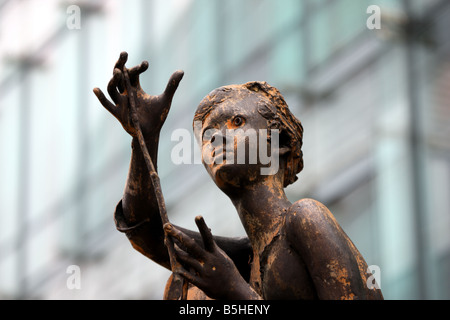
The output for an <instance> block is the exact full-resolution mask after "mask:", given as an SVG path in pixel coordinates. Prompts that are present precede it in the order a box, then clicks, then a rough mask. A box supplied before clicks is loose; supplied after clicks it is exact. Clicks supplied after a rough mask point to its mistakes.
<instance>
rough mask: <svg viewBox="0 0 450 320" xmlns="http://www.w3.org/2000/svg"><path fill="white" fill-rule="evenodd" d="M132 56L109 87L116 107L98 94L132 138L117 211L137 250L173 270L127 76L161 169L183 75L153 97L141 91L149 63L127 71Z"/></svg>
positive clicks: (116, 69)
mask: <svg viewBox="0 0 450 320" xmlns="http://www.w3.org/2000/svg"><path fill="white" fill-rule="evenodd" d="M127 58H128V55H127V53H126V52H122V53H121V54H120V58H119V60H118V61H117V62H116V64H115V66H114V71H113V77H112V79H111V80H110V82H109V83H108V88H107V90H108V93H109V95H110V97H111V99H112V101H113V102H114V103H112V102H111V101H109V100H108V99H107V98H106V97H105V95H104V94H103V92H102V91H101V90H100V89H99V88H95V89H94V93H95V95H96V96H97V98H98V99H99V100H100V102H101V104H102V105H103V106H104V107H105V108H106V109H107V110H108V111H109V112H110V113H111V114H112V115H113V116H114V117H115V118H116V119H117V120H118V121H119V122H120V123H121V124H122V126H123V128H124V129H125V131H126V132H128V133H129V134H130V135H131V136H132V137H133V138H132V155H131V161H130V168H129V172H128V177H127V182H126V185H125V190H124V194H123V197H122V200H121V202H119V204H118V206H117V208H116V215H115V219H116V224H117V228H118V230H119V231H123V232H125V233H126V234H127V236H128V238H129V239H130V242H131V243H132V245H133V247H134V248H135V249H137V250H138V251H139V252H141V253H142V254H144V255H146V256H147V257H149V258H151V259H152V260H154V261H155V262H157V263H159V264H161V265H163V266H164V267H166V268H170V263H169V258H168V255H167V250H166V248H165V246H164V232H163V229H162V223H161V218H160V214H159V208H158V203H157V200H156V197H155V192H154V189H153V186H152V183H151V180H150V176H149V172H148V169H147V167H146V164H145V160H144V156H143V153H142V151H141V148H140V146H139V142H138V139H137V132H136V128H134V126H133V124H132V121H131V117H130V106H129V98H128V92H127V91H126V89H125V82H124V72H125V70H126V71H127V72H128V74H129V77H130V83H131V86H132V87H133V89H134V90H135V92H136V100H135V101H136V111H137V115H138V119H139V123H140V124H141V129H142V133H143V136H144V140H145V142H146V145H147V149H148V151H149V154H150V157H151V158H152V161H153V165H154V167H155V169H157V155H158V144H159V135H160V130H161V128H162V126H163V124H164V122H165V120H166V118H167V115H168V113H169V110H170V107H171V103H172V99H173V95H174V93H175V91H176V89H177V87H178V84H179V83H180V81H181V79H182V77H183V72H182V71H176V72H175V73H173V74H172V76H171V77H170V79H169V82H168V83H167V86H166V89H165V90H164V92H163V93H162V94H160V95H149V94H147V93H146V92H145V91H144V90H143V89H142V87H141V85H140V81H139V76H140V74H141V73H143V72H144V71H146V70H147V68H148V63H147V62H146V61H144V62H142V63H141V64H140V65H139V66H136V67H133V68H131V69H127V68H126V67H125V63H126V61H127Z"/></svg>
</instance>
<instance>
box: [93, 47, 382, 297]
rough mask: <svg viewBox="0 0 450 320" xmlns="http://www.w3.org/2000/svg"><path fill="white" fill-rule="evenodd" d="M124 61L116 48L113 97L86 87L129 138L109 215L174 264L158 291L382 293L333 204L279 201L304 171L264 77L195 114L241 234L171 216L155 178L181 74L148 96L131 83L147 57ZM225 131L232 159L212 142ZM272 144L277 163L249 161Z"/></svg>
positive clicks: (138, 245) (210, 99) (287, 119)
mask: <svg viewBox="0 0 450 320" xmlns="http://www.w3.org/2000/svg"><path fill="white" fill-rule="evenodd" d="M126 61H127V54H126V53H122V54H121V56H120V58H119V60H118V61H117V63H116V65H115V67H114V72H113V77H112V79H111V80H110V82H109V84H108V88H107V89H108V93H109V95H110V97H111V99H112V100H113V102H114V103H112V102H110V101H109V100H108V99H107V98H106V97H105V95H104V94H103V93H102V91H101V90H100V89H98V88H95V89H94V93H95V94H96V96H97V97H98V99H99V100H100V102H101V104H102V105H103V106H104V107H105V108H106V109H107V110H108V111H109V112H111V113H112V114H113V116H115V117H116V118H117V120H119V122H120V123H121V124H122V126H123V127H124V129H125V130H126V131H127V132H128V133H129V134H130V135H131V136H132V137H133V138H132V155H131V161H130V168H129V172H128V178H127V182H126V185H125V191H124V194H123V197H122V200H121V201H120V202H119V204H118V205H117V207H116V212H115V222H116V226H117V229H118V230H119V231H121V232H124V233H125V234H126V235H127V237H128V239H129V240H130V242H131V244H132V246H133V247H134V248H135V249H136V250H137V251H139V252H140V253H142V254H143V255H145V256H147V257H148V258H150V259H152V260H153V261H155V262H156V263H158V264H160V265H161V266H163V267H165V268H168V269H170V270H172V272H173V274H172V276H171V277H170V278H169V280H168V282H167V285H166V290H165V293H164V298H165V299H199V300H200V299H383V296H382V293H381V291H380V290H379V289H377V288H376V286H368V285H367V283H368V281H369V277H370V276H371V274H370V273H368V266H367V264H366V262H365V260H364V258H363V257H362V256H361V254H360V253H359V251H358V250H357V249H356V247H355V246H354V244H353V243H352V241H351V240H350V239H349V238H348V236H347V235H346V234H345V232H344V231H343V230H342V228H341V227H340V226H339V224H338V222H337V221H336V219H335V218H334V216H333V215H332V214H331V212H330V211H329V210H328V209H327V208H326V207H325V206H324V205H323V204H321V203H319V202H318V201H315V200H312V199H302V200H299V201H297V202H295V203H291V202H290V201H289V200H288V199H287V197H286V195H285V192H284V188H285V187H286V186H288V185H289V184H291V183H293V182H295V181H296V180H297V174H298V173H299V172H300V171H301V170H302V169H303V154H302V151H301V148H302V139H303V127H302V125H301V123H300V121H299V120H298V119H297V118H296V117H295V116H294V115H293V114H292V113H291V112H290V110H289V108H288V106H287V104H286V102H285V100H284V99H283V97H282V95H281V94H280V92H279V91H278V90H277V89H275V88H273V87H271V86H270V85H268V84H267V83H266V82H249V83H245V84H242V85H230V86H225V87H221V88H218V89H215V90H213V91H212V92H211V93H210V94H208V95H207V96H206V97H205V98H204V99H203V100H202V101H201V102H200V105H199V106H198V109H197V111H196V113H195V116H194V134H195V135H196V137H197V140H198V141H199V143H200V147H201V149H202V155H203V158H202V160H203V163H204V166H205V168H206V170H207V172H208V173H209V175H210V176H211V178H212V179H213V180H214V182H215V183H216V185H217V186H218V187H219V188H220V189H221V190H222V191H223V192H224V193H225V194H226V195H227V196H228V197H229V198H230V200H231V201H232V203H233V205H234V206H235V208H236V210H237V213H238V215H239V217H240V219H241V221H242V224H243V226H244V228H245V230H246V233H247V236H248V237H243V238H230V237H219V236H214V235H213V234H212V233H211V230H210V229H209V228H208V226H207V225H206V223H205V221H204V219H203V218H202V217H200V216H198V217H196V218H195V222H196V224H197V227H198V229H199V232H194V231H190V230H187V229H184V228H182V227H178V226H175V225H173V224H171V223H170V222H169V220H168V218H167V214H166V211H165V205H164V199H163V196H162V191H161V188H160V186H159V178H158V176H157V153H158V143H159V135H160V130H161V128H162V126H163V124H164V122H165V120H166V118H167V114H168V112H169V109H170V106H171V103H172V98H173V95H174V93H175V91H176V89H177V87H178V85H179V83H180V81H181V79H182V77H183V72H182V71H176V72H175V73H174V74H173V75H172V76H171V78H170V80H169V82H168V84H167V86H166V89H165V91H164V92H163V93H162V94H160V95H158V96H151V95H148V94H147V93H145V92H144V90H143V89H142V88H141V86H140V83H139V75H140V74H141V73H142V72H144V71H146V70H147V68H148V63H147V62H145V61H144V62H143V63H142V64H141V65H139V66H137V67H134V68H131V69H127V68H126V67H125V63H126ZM239 129H242V130H239ZM252 130H253V131H255V132H264V134H265V135H259V136H258V140H257V143H255V141H252V140H251V139H250V138H249V136H248V135H246V134H245V133H246V132H252ZM229 131H233V132H235V133H236V132H237V133H236V134H235V135H234V136H233V141H232V143H231V146H232V147H231V150H232V151H233V152H231V158H229V157H228V156H229V151H230V150H229V149H228V148H225V146H224V145H221V144H220V143H219V144H218V143H217V141H219V140H220V141H222V140H223V139H224V137H225V140H227V139H228V136H227V134H228V132H229ZM208 132H212V135H211V136H208V137H206V135H207V133H208ZM272 133H273V134H272ZM275 133H276V135H275ZM275 137H277V139H275ZM225 140H223V141H225ZM275 140H277V143H275ZM228 142H229V141H227V145H229V144H228ZM240 144H241V145H243V146H245V150H247V153H245V157H244V160H245V161H244V162H239V161H236V160H237V159H236V158H235V157H236V152H235V151H236V149H237V146H238V145H240ZM274 145H276V146H277V148H276V149H270V150H271V157H272V159H274V158H273V157H274V156H275V157H277V159H278V167H277V170H275V171H274V172H272V173H271V174H262V172H263V171H262V169H264V168H267V167H268V164H267V163H263V162H262V161H260V160H257V161H250V159H249V157H250V151H249V150H250V149H252V148H253V149H255V148H256V150H258V151H260V149H261V148H262V147H266V150H268V149H269V147H273V146H274ZM205 156H209V157H210V159H212V160H213V161H206V160H205ZM230 159H233V160H234V161H231V160H230ZM219 160H220V161H219ZM180 277H182V278H183V279H184V285H183V283H182V282H183V281H181V278H180ZM183 288H184V289H183Z"/></svg>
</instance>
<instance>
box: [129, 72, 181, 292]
mask: <svg viewBox="0 0 450 320" xmlns="http://www.w3.org/2000/svg"><path fill="white" fill-rule="evenodd" d="M123 73H124V78H125V86H126V89H127V92H128V97H129V101H130V116H131V121H132V123H133V126H134V127H135V129H136V132H137V137H138V140H139V145H140V147H141V150H142V154H143V155H144V159H145V163H146V165H147V169H148V172H149V175H150V179H151V181H152V184H153V189H154V191H155V196H156V200H157V202H158V208H159V214H160V216H161V221H162V224H163V225H164V224H166V223H169V218H168V216H167V210H166V204H165V202H164V197H163V194H162V189H161V183H160V180H159V176H158V173H157V172H156V170H155V167H154V165H153V161H152V158H151V157H150V154H149V152H148V149H147V144H146V143H145V139H144V135H143V134H142V129H141V125H140V123H139V119H138V116H137V112H136V105H135V101H136V100H135V99H136V98H135V95H134V91H133V88H132V87H131V83H130V76H129V74H128V70H126V69H125V68H124V72H123ZM164 243H165V245H166V247H167V251H168V254H169V260H170V266H171V269H172V272H173V278H172V287H173V288H176V290H175V292H173V294H171V295H170V297H169V298H173V299H177V297H179V298H178V299H181V300H186V296H187V286H186V285H185V283H184V279H183V278H182V277H181V276H180V275H179V274H177V273H175V272H174V269H175V267H176V264H177V263H178V262H177V260H176V259H175V248H174V244H173V241H172V239H171V238H170V237H167V236H165V238H164Z"/></svg>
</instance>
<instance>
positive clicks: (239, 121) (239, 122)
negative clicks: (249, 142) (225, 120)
mask: <svg viewBox="0 0 450 320" xmlns="http://www.w3.org/2000/svg"><path fill="white" fill-rule="evenodd" d="M243 123H244V118H242V117H240V116H237V117H234V119H233V125H235V126H236V127H240V126H241V125H242V124H243Z"/></svg>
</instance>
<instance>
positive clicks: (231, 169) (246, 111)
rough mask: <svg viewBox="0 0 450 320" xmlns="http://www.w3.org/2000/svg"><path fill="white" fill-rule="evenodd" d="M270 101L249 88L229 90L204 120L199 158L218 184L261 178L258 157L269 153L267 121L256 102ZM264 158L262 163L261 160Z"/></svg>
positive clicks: (263, 165)
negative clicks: (223, 99)
mask: <svg viewBox="0 0 450 320" xmlns="http://www.w3.org/2000/svg"><path fill="white" fill-rule="evenodd" d="M261 102H266V103H270V101H269V100H268V99H267V98H265V97H263V96H261V95H260V94H257V93H254V92H250V91H247V90H246V91H243V90H239V91H232V92H230V97H229V98H227V99H225V101H223V102H221V103H220V104H218V105H217V106H216V107H215V108H214V109H213V110H212V111H211V112H210V114H209V115H208V116H207V117H206V119H205V121H204V122H203V126H202V130H201V137H202V144H201V148H202V161H203V164H204V166H205V167H206V170H207V171H208V173H209V174H210V175H211V177H212V178H213V180H214V181H215V183H216V184H217V185H218V186H219V187H220V188H221V189H223V188H227V187H233V186H235V187H238V186H244V185H248V184H252V183H255V182H256V181H260V180H261V179H264V177H265V176H264V174H261V168H263V167H267V162H264V161H261V160H262V159H264V157H265V158H267V157H268V156H269V155H270V154H271V149H270V143H268V140H267V136H268V135H267V134H268V130H269V129H268V123H267V119H265V118H264V117H263V116H262V115H261V114H260V113H259V112H258V103H261ZM262 162H264V163H262Z"/></svg>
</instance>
